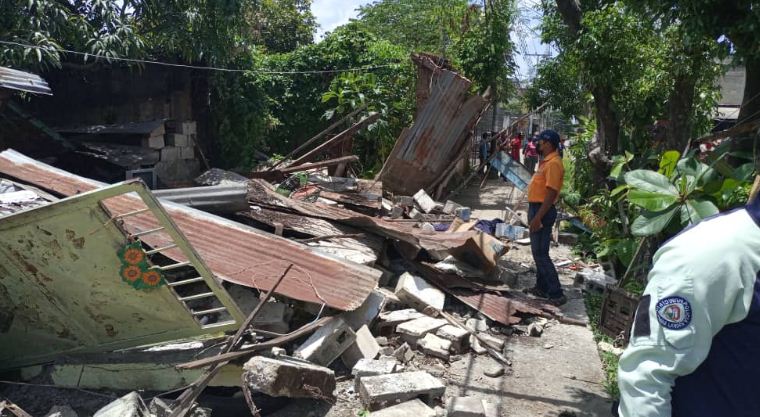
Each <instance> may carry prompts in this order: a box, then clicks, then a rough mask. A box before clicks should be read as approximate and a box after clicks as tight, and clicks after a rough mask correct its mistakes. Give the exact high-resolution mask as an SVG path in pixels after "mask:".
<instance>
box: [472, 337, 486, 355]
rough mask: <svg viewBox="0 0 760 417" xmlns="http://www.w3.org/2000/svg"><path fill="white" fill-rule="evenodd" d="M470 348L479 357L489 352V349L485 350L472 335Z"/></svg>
mask: <svg viewBox="0 0 760 417" xmlns="http://www.w3.org/2000/svg"><path fill="white" fill-rule="evenodd" d="M470 347H471V348H472V351H473V352H475V353H477V354H478V355H482V354H484V353H486V352H488V349H486V348H484V347H483V345H481V344H480V341H478V339H477V338H476V337H475V336H474V335H470Z"/></svg>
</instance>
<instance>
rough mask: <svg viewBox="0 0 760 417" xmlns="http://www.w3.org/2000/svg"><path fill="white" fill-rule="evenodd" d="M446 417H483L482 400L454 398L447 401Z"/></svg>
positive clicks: (484, 413) (484, 411) (484, 412)
mask: <svg viewBox="0 0 760 417" xmlns="http://www.w3.org/2000/svg"><path fill="white" fill-rule="evenodd" d="M446 409H447V411H448V417H485V416H486V410H485V408H484V407H483V400H481V399H480V398H476V397H454V398H451V399H450V400H449V404H448V407H446Z"/></svg>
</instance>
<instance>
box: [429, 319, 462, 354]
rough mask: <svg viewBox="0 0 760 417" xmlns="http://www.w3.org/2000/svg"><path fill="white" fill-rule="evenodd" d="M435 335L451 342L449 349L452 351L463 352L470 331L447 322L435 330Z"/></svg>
mask: <svg viewBox="0 0 760 417" xmlns="http://www.w3.org/2000/svg"><path fill="white" fill-rule="evenodd" d="M435 334H436V336H439V337H441V338H444V339H446V340H448V341H450V342H451V350H452V352H454V353H463V352H464V350H465V349H466V348H467V346H468V340H469V335H470V333H469V332H468V331H467V330H465V329H462V328H461V327H459V326H454V325H451V324H447V325H445V326H443V327H441V328H440V329H438V330H437V331H436V332H435Z"/></svg>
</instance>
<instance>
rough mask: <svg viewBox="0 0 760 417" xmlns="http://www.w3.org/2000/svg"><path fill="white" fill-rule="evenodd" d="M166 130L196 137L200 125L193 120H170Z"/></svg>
mask: <svg viewBox="0 0 760 417" xmlns="http://www.w3.org/2000/svg"><path fill="white" fill-rule="evenodd" d="M166 129H167V131H168V132H171V133H180V134H183V135H195V134H196V133H198V125H197V123H195V122H194V121H192V120H185V121H179V120H169V121H167V122H166Z"/></svg>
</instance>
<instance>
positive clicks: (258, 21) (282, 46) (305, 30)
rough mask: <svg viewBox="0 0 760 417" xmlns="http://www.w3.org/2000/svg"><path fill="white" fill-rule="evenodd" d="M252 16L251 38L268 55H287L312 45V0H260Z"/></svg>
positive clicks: (314, 27)
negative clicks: (278, 53)
mask: <svg viewBox="0 0 760 417" xmlns="http://www.w3.org/2000/svg"><path fill="white" fill-rule="evenodd" d="M253 13H254V14H253V16H251V17H249V19H250V20H251V27H252V30H253V31H254V36H253V39H254V41H255V42H256V44H258V45H263V46H264V47H265V48H266V50H267V51H268V52H289V51H293V50H295V49H296V48H298V47H299V46H304V45H309V44H311V43H313V42H314V32H315V30H316V28H317V22H316V19H315V18H314V15H313V14H312V13H311V0H260V1H259V4H258V5H256V6H255V9H254V12H253Z"/></svg>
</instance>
